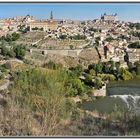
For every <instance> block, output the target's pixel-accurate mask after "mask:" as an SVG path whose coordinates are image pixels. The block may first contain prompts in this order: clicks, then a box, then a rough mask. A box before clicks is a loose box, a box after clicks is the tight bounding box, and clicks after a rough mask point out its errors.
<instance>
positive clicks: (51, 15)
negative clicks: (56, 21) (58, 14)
mask: <svg viewBox="0 0 140 140" xmlns="http://www.w3.org/2000/svg"><path fill="white" fill-rule="evenodd" d="M50 19H51V20H52V19H53V12H52V11H51V13H50Z"/></svg>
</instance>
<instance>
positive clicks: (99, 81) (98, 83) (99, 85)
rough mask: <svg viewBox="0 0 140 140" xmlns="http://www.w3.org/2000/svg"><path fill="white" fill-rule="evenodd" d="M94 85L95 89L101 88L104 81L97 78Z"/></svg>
mask: <svg viewBox="0 0 140 140" xmlns="http://www.w3.org/2000/svg"><path fill="white" fill-rule="evenodd" d="M94 87H95V89H100V88H102V81H101V79H100V78H96V79H95V80H94Z"/></svg>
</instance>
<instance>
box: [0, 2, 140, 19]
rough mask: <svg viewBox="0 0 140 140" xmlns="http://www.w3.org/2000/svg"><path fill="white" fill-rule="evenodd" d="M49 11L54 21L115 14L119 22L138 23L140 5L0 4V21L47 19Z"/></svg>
mask: <svg viewBox="0 0 140 140" xmlns="http://www.w3.org/2000/svg"><path fill="white" fill-rule="evenodd" d="M51 11H53V15H54V19H72V20H93V19H98V18H100V17H101V15H102V14H104V13H106V14H109V15H111V14H115V13H117V15H118V17H119V18H118V19H119V20H121V21H130V22H140V15H139V14H138V13H139V12H140V4H131V5H130V4H97V3H92V4H87V3H84V4H80V3H79V4H76V3H75V4H74V3H73V4H72V3H71V4H65V3H64V4H60V3H56V4H47V3H46V4H0V13H2V14H1V15H0V18H1V19H2V18H11V17H15V16H25V15H27V14H29V15H31V16H34V17H36V18H37V19H48V18H50V12H51Z"/></svg>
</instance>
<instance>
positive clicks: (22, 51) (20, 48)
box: [13, 45, 26, 59]
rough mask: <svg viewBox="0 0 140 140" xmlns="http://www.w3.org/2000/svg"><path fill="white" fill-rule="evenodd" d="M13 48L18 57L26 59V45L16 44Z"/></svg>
mask: <svg viewBox="0 0 140 140" xmlns="http://www.w3.org/2000/svg"><path fill="white" fill-rule="evenodd" d="M13 50H14V52H15V56H16V58H18V59H24V56H25V54H26V49H25V46H22V45H16V46H14V47H13Z"/></svg>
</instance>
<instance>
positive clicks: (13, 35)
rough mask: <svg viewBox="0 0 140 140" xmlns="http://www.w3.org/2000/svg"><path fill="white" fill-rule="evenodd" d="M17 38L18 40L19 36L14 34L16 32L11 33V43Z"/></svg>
mask: <svg viewBox="0 0 140 140" xmlns="http://www.w3.org/2000/svg"><path fill="white" fill-rule="evenodd" d="M19 38H20V34H18V33H16V32H14V33H12V41H16V40H18V39H19Z"/></svg>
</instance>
